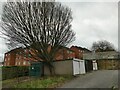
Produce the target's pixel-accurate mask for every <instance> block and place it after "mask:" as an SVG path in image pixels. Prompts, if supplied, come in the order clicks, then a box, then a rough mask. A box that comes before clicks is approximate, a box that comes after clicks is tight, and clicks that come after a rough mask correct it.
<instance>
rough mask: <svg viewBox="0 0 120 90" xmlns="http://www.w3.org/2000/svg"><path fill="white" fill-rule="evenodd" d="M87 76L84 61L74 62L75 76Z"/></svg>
mask: <svg viewBox="0 0 120 90" xmlns="http://www.w3.org/2000/svg"><path fill="white" fill-rule="evenodd" d="M77 74H85V62H84V60H79V59H77V60H73V75H77Z"/></svg>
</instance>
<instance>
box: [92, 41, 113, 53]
mask: <svg viewBox="0 0 120 90" xmlns="http://www.w3.org/2000/svg"><path fill="white" fill-rule="evenodd" d="M92 51H96V52H104V51H115V48H114V46H113V44H112V43H110V42H108V41H106V40H101V41H98V42H94V43H93V45H92Z"/></svg>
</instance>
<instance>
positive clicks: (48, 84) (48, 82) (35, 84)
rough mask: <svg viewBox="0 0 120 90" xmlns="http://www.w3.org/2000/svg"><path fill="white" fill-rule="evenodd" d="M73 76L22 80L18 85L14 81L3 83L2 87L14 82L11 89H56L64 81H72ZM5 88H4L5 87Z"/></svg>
mask: <svg viewBox="0 0 120 90" xmlns="http://www.w3.org/2000/svg"><path fill="white" fill-rule="evenodd" d="M73 78H74V77H73V76H70V75H63V76H45V77H41V78H35V77H32V78H29V79H27V80H22V81H21V82H19V83H15V81H16V80H15V79H12V80H5V81H3V85H6V86H7V84H9V83H11V82H14V84H12V86H9V87H12V88H56V87H58V86H60V85H62V84H63V83H65V82H66V81H69V80H71V79H73ZM5 88H6V87H5Z"/></svg>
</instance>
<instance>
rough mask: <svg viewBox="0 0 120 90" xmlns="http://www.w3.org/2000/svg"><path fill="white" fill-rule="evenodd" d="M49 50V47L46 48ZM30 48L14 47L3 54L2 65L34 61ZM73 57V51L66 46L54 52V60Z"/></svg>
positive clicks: (21, 64)
mask: <svg viewBox="0 0 120 90" xmlns="http://www.w3.org/2000/svg"><path fill="white" fill-rule="evenodd" d="M48 50H49V49H48ZM29 52H30V50H28V49H24V48H16V49H13V50H11V51H9V52H7V53H5V56H4V66H29V65H30V62H31V61H36V60H35V59H34V58H31V54H29ZM71 58H75V53H74V52H73V51H72V50H70V49H69V48H67V47H62V48H61V49H59V50H58V52H56V55H55V58H54V59H55V60H64V59H71Z"/></svg>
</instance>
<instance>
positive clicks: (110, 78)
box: [60, 70, 120, 88]
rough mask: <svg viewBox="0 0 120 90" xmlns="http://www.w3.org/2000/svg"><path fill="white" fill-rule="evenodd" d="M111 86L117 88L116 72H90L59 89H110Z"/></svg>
mask: <svg viewBox="0 0 120 90" xmlns="http://www.w3.org/2000/svg"><path fill="white" fill-rule="evenodd" d="M119 73H120V71H119ZM113 86H114V87H116V88H118V70H98V71H92V72H90V73H87V74H85V75H80V76H78V77H77V78H76V79H74V80H71V81H70V82H67V83H65V84H64V85H63V86H61V87H60V88H112V87H113Z"/></svg>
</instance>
